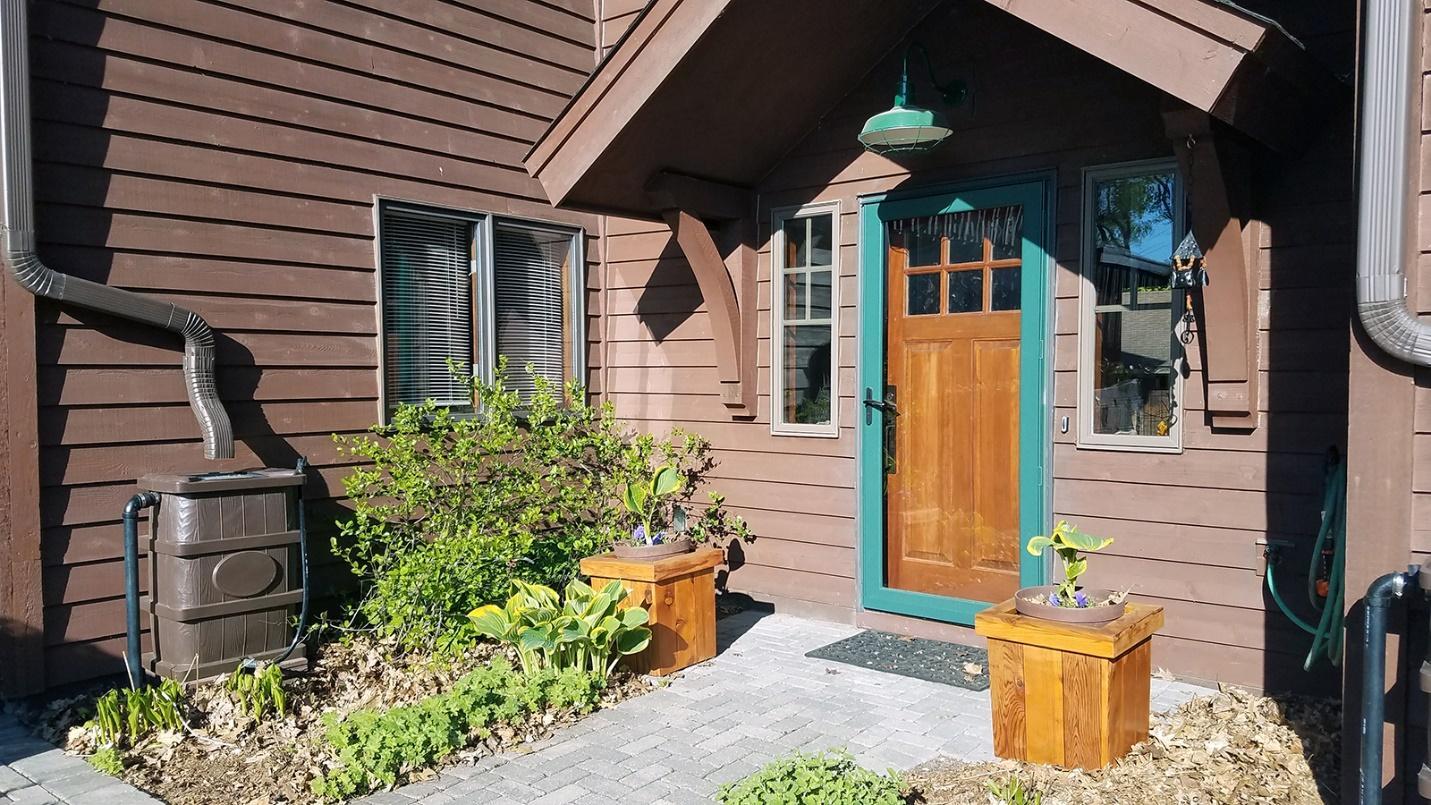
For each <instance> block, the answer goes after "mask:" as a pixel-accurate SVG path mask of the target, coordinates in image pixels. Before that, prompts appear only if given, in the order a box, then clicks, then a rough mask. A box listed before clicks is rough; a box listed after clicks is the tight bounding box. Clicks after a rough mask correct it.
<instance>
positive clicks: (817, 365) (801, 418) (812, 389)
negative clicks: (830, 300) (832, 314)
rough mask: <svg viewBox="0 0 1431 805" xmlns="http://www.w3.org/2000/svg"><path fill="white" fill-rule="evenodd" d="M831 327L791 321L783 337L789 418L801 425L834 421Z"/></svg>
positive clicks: (786, 399)
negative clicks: (831, 408)
mask: <svg viewBox="0 0 1431 805" xmlns="http://www.w3.org/2000/svg"><path fill="white" fill-rule="evenodd" d="M830 332H831V331H830V327H829V325H825V324H816V325H804V324H797V325H787V326H786V327H785V333H784V337H783V347H782V348H783V349H784V351H785V352H784V356H783V358H784V360H783V361H782V364H783V365H784V367H785V399H784V400H783V401H782V405H783V407H784V409H785V421H786V422H791V423H796V424H801V425H827V424H829V422H830V376H831V373H830Z"/></svg>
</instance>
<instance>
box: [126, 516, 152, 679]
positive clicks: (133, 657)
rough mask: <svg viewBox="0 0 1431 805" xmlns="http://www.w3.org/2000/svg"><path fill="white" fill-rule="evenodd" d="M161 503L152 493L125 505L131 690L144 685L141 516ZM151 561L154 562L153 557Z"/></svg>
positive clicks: (127, 634) (127, 662)
mask: <svg viewBox="0 0 1431 805" xmlns="http://www.w3.org/2000/svg"><path fill="white" fill-rule="evenodd" d="M158 503H159V496H158V495H156V494H154V493H153V492H140V493H139V494H137V495H135V496H134V497H132V498H130V499H129V502H128V503H126V504H124V616H125V621H126V623H125V627H126V628H125V633H126V634H125V636H126V649H127V652H126V656H125V658H124V664H125V667H126V668H127V669H128V671H129V686H130V687H132V688H138V687H139V686H140V685H141V684H142V683H143V682H144V672H143V670H142V668H143V662H142V659H143V658H142V657H140V651H141V649H140V644H139V512H140V511H141V510H142V509H147V508H149V507H151V506H156V505H158ZM149 561H151V562H152V561H154V559H153V557H150V559H149Z"/></svg>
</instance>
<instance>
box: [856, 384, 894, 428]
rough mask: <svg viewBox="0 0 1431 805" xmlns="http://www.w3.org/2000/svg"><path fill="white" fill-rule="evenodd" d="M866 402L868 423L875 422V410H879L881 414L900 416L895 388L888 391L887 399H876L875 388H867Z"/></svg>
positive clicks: (866, 421)
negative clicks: (895, 402) (895, 397)
mask: <svg viewBox="0 0 1431 805" xmlns="http://www.w3.org/2000/svg"><path fill="white" fill-rule="evenodd" d="M864 403H865V424H866V425H870V424H873V423H874V412H875V411H879V412H880V413H881V414H886V415H888V416H899V407H898V406H896V405H895V404H894V392H893V389H891V390H890V391H889V392H888V397H887V398H886V399H883V400H876V399H875V396H874V389H871V388H866V389H865V399H864Z"/></svg>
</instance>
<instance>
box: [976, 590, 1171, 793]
mask: <svg viewBox="0 0 1431 805" xmlns="http://www.w3.org/2000/svg"><path fill="white" fill-rule="evenodd" d="M1162 625H1163V608H1162V607H1158V606H1149V605H1146V604H1134V603H1129V604H1128V608H1127V611H1126V612H1125V613H1124V614H1123V616H1122V617H1120V618H1118V619H1117V620H1112V621H1108V622H1107V623H1100V624H1089V625H1086V626H1084V625H1079V624H1071V623H1055V622H1052V621H1046V620H1041V619H1039V618H1030V617H1027V616H1025V615H1020V614H1018V613H1017V612H1015V611H1014V602H1013V599H1009V600H1008V601H1005V602H1004V603H1002V604H997V605H995V606H993V607H990V608H989V609H986V610H984V611H983V612H980V613H979V614H977V615H975V616H974V631H976V632H978V633H979V634H981V635H983V636H984V637H986V638H988V641H989V694H990V698H991V699H992V700H993V716H994V754H996V755H998V756H999V757H1002V758H1009V759H1012V760H1024V761H1029V762H1032V763H1050V764H1053V765H1055V766H1062V767H1064V768H1079V769H1098V768H1102V767H1103V766H1106V765H1108V764H1109V763H1111V762H1112V761H1114V760H1115V759H1117V758H1120V757H1122V756H1123V755H1125V754H1127V752H1128V749H1129V748H1131V747H1132V746H1133V744H1135V743H1138V742H1139V741H1141V740H1143V739H1144V738H1146V737H1148V697H1149V688H1150V686H1151V678H1152V666H1151V647H1152V636H1153V633H1154V632H1156V631H1157V630H1158V628H1159V627H1161V626H1162Z"/></svg>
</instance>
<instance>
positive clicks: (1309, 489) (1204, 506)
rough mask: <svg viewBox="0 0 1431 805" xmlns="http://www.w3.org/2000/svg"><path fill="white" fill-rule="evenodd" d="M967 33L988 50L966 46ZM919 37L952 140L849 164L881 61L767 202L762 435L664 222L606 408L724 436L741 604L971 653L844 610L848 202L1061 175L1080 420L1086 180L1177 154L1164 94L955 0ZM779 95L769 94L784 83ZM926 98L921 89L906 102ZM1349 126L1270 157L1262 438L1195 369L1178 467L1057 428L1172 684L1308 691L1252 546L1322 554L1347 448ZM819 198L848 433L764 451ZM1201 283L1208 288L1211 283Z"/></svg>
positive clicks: (802, 148)
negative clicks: (1155, 614)
mask: <svg viewBox="0 0 1431 805" xmlns="http://www.w3.org/2000/svg"><path fill="white" fill-rule="evenodd" d="M1277 8H1278V9H1285V8H1286V4H1280V5H1278V6H1277ZM1274 15H1275V13H1274ZM1306 16H1307V19H1302V18H1301V17H1302V15H1301V14H1300V12H1299V13H1297V14H1295V15H1293V18H1292V19H1291V20H1289V21H1288V24H1289V25H1292V24H1298V25H1302V30H1297V29H1294V30H1293V33H1295V34H1301V33H1303V32H1304V31H1305V32H1306V33H1307V34H1308V36H1309V37H1310V40H1309V41H1311V42H1313V45H1314V46H1316V47H1323V49H1324V50H1325V51H1326V52H1327V53H1329V54H1330V55H1329V56H1328V58H1332V59H1333V60H1335V59H1337V58H1342V57H1344V56H1345V55H1346V54H1348V53H1349V49H1347V48H1346V47H1344V46H1345V45H1346V44H1347V43H1348V42H1349V41H1350V34H1349V31H1350V25H1351V20H1350V18H1349V15H1348V14H1346V13H1343V14H1339V15H1328V14H1320V15H1318V14H1308V15H1306ZM1279 19H1281V17H1279ZM971 30H977V31H978V32H979V36H977V37H969V36H967V35H961V33H960V32H968V31H971ZM915 37H916V38H918V39H919V40H921V41H923V42H926V43H930V42H955V41H957V42H959V43H960V46H959V48H958V57H957V59H955V60H953V61H950V59H949V58H945V57H940V56H937V55H936V57H935V61H936V66H937V69H939V70H940V72H941V75H942V76H943V75H954V74H958V75H961V76H963V77H965V78H972V79H973V85H972V90H973V98H972V103H971V104H969V105H966V106H964V107H962V108H960V109H957V110H955V111H954V112H953V113H952V119H953V123H954V126H955V129H956V130H955V133H954V135H953V136H952V137H951V138H950V139H949V141H948V142H947V143H945V144H944V145H943V146H942V147H941V148H940V149H939V150H938V151H936V152H934V153H933V154H931V155H930V156H927V157H920V158H915V159H914V160H910V161H908V162H906V163H904V164H905V165H914V166H916V167H915V168H914V169H913V170H906V168H904V167H901V165H900V164H896V163H894V162H891V161H890V160H887V159H884V158H881V157H877V156H874V155H871V154H866V153H863V152H861V151H860V149H859V147H858V145H857V144H856V142H855V135H856V133H858V131H859V127H860V125H861V124H862V123H863V121H864V119H865V118H866V117H867V116H868V115H869V114H871V113H872V112H874V111H877V110H880V109H884V108H886V107H887V106H888V105H889V101H890V96H891V92H892V91H893V88H894V85H895V77H896V75H897V62H896V61H895V60H887V61H886V62H885V63H884V64H882V65H881V66H879V67H878V68H877V69H876V70H875V71H874V72H873V73H872V74H871V77H870V78H869V79H867V80H866V81H864V82H862V83H861V84H860V85H858V86H856V87H854V88H852V91H851V93H850V94H849V96H848V97H847V98H846V99H845V101H843V102H842V103H841V104H840V105H839V107H838V108H836V109H835V110H833V111H832V112H831V113H830V114H829V115H828V116H827V117H826V118H825V119H824V120H823V121H822V122H821V124H820V125H819V126H818V127H817V129H816V130H815V131H814V132H812V133H811V134H810V135H809V136H808V137H807V138H806V139H805V140H804V141H803V142H801V143H800V144H799V145H798V146H796V147H794V149H793V150H792V151H791V153H790V154H789V156H788V157H787V158H786V159H784V160H783V161H782V162H781V163H780V164H779V165H777V166H776V167H775V168H774V169H773V170H772V171H771V173H770V174H769V176H768V177H767V178H766V179H765V181H764V182H762V184H761V186H760V187H759V188H758V189H759V191H760V210H761V216H762V217H761V221H760V225H761V236H762V240H764V241H766V248H764V249H762V251H761V262H760V270H761V274H760V280H761V281H760V286H759V291H760V293H759V301H760V304H759V307H760V342H759V347H758V349H757V353H756V355H757V357H758V359H759V365H760V374H759V407H758V408H759V410H758V416H757V417H756V419H755V421H754V422H752V423H742V422H733V421H731V419H730V418H729V416H728V415H727V414H726V412H725V410H724V407H723V406H722V405H721V404H720V401H719V399H718V396H717V393H716V382H715V353H714V350H713V348H712V347H711V345H710V343H709V340H710V326H709V323H708V321H707V319H706V314H705V311H704V307H703V306H702V305H701V304H700V298H699V294H698V293H697V290H696V287H695V283H694V280H693V278H692V277H691V275H690V272H689V269H688V268H687V266H686V265H685V263H684V261H683V260H682V258H681V257H680V253H679V251H678V250H677V249H676V247H675V246H674V244H673V243H672V242H671V241H670V238H669V232H668V230H667V229H666V228H665V227H664V226H662V225H660V224H653V223H648V222H641V221H627V220H620V219H610V220H609V221H608V224H607V237H606V246H607V253H606V262H605V263H604V265H603V269H602V273H603V275H604V276H605V277H606V278H607V293H608V298H607V319H606V338H607V341H606V343H605V344H604V349H605V351H606V353H607V356H606V357H607V361H606V365H607V369H606V371H607V373H608V374H607V391H608V393H609V396H610V398H611V399H612V400H613V401H614V402H615V404H616V406H617V411H618V412H619V413H620V414H621V415H622V416H624V417H626V418H628V419H630V420H631V421H632V422H634V423H636V424H637V425H638V426H639V427H641V428H643V429H648V430H651V431H657V432H660V431H664V430H667V429H669V428H670V427H672V426H679V427H683V428H689V429H693V430H696V431H698V432H701V433H704V434H706V435H707V436H709V437H710V438H711V439H712V441H713V442H714V444H715V446H716V447H717V453H718V458H719V460H720V462H721V463H720V466H718V467H717V469H716V470H715V472H714V477H713V480H712V486H714V487H716V488H718V489H720V490H721V491H723V492H726V493H727V494H728V497H729V501H730V504H731V505H732V506H733V507H734V509H735V510H736V511H738V512H740V513H742V514H744V515H746V516H747V517H748V518H749V519H750V521H751V523H752V526H753V528H754V531H755V532H756V533H757V535H758V539H757V540H756V541H755V542H754V543H752V544H750V545H748V546H744V548H743V550H742V551H741V554H742V559H741V562H740V563H739V564H740V566H739V567H737V568H735V569H734V570H733V571H732V572H731V574H730V582H729V583H730V586H731V588H732V589H734V590H737V591H741V592H747V593H751V594H753V595H756V596H757V597H764V598H770V599H773V600H778V601H780V602H781V603H782V604H788V605H791V606H795V607H797V608H802V609H805V610H807V611H820V612H824V613H828V614H830V615H831V616H833V617H844V618H855V619H857V620H859V621H860V622H863V623H868V624H871V625H875V626H878V627H880V628H897V629H903V630H907V631H911V632H918V633H927V634H939V635H942V636H946V637H955V638H965V637H967V632H965V631H964V630H959V629H951V628H941V627H937V626H933V625H931V624H928V623H925V622H916V621H912V620H909V619H899V618H891V617H889V616H885V615H882V614H877V613H868V614H865V613H859V612H851V611H850V610H849V609H844V610H842V609H841V608H855V607H857V602H856V598H857V595H856V589H855V582H854V579H855V565H856V555H855V551H856V545H857V537H858V535H857V533H856V526H855V520H854V517H855V495H854V486H855V477H856V465H855V430H854V428H855V423H856V416H857V414H858V411H857V399H856V388H855V385H856V375H855V356H856V354H857V349H856V332H857V314H858V311H857V308H856V303H857V297H858V294H857V289H856V275H857V267H858V262H859V261H858V246H857V240H858V238H857V235H858V215H857V210H858V206H857V198H858V196H859V195H861V194H866V193H874V192H880V191H886V190H890V189H893V188H896V187H901V188H903V187H908V186H914V185H919V184H939V183H948V182H957V181H959V180H964V179H973V178H983V177H991V176H1004V175H1015V174H1019V173H1024V172H1029V171H1050V170H1051V171H1054V173H1055V175H1056V177H1057V182H1056V184H1057V197H1056V204H1055V207H1054V215H1055V216H1056V217H1055V226H1056V237H1055V242H1056V243H1055V248H1054V256H1055V258H1056V263H1057V270H1056V288H1055V296H1056V301H1055V308H1056V315H1055V320H1054V329H1055V333H1056V337H1055V342H1054V344H1053V349H1052V354H1051V361H1052V364H1053V366H1052V367H1051V369H1052V371H1053V374H1054V378H1055V379H1054V387H1053V390H1052V391H1053V399H1054V406H1055V408H1054V410H1053V411H1051V412H1050V413H1051V414H1052V415H1053V417H1054V422H1055V423H1056V422H1057V421H1058V419H1059V418H1060V417H1061V416H1062V415H1068V416H1070V418H1071V420H1072V422H1074V423H1076V422H1077V419H1076V416H1075V414H1076V410H1075V406H1076V398H1077V386H1076V381H1077V360H1078V358H1077V354H1078V346H1077V332H1078V302H1077V295H1078V287H1079V277H1078V273H1077V272H1078V269H1079V265H1078V263H1079V257H1080V237H1081V230H1080V218H1081V215H1082V212H1081V180H1082V176H1081V172H1082V169H1083V168H1084V167H1087V166H1092V165H1101V164H1108V163H1116V162H1121V161H1127V160H1134V159H1144V158H1153V157H1167V158H1171V157H1172V148H1171V145H1170V143H1169V142H1168V140H1167V139H1166V137H1165V136H1164V131H1163V125H1162V119H1161V117H1160V110H1161V108H1162V99H1161V98H1160V96H1159V93H1157V92H1156V91H1154V90H1152V89H1151V88H1150V87H1148V86H1147V85H1145V84H1142V83H1141V82H1139V81H1136V80H1134V79H1132V78H1129V77H1128V76H1126V75H1124V74H1121V73H1119V72H1118V71H1116V70H1113V69H1112V68H1109V67H1107V66H1106V65H1103V64H1101V63H1099V62H1097V61H1095V60H1094V59H1092V58H1091V57H1088V56H1087V55H1085V54H1083V53H1081V52H1078V51H1075V50H1073V49H1072V48H1069V47H1067V46H1065V45H1061V44H1060V43H1058V42H1056V41H1054V40H1052V39H1051V38H1049V37H1047V36H1045V35H1044V34H1042V33H1040V32H1037V31H1036V30H1034V29H1032V28H1030V27H1028V26H1025V25H1023V24H1022V23H1019V22H1017V21H1014V20H1012V19H1010V18H1009V17H1007V16H1006V15H1004V14H1002V13H1001V12H999V11H997V10H996V9H993V8H990V7H988V6H986V5H985V4H982V3H962V2H955V3H950V4H948V5H947V6H946V7H944V8H943V9H942V10H939V11H936V12H935V13H934V14H933V15H932V16H931V18H930V20H928V21H926V23H924V25H923V26H922V27H921V29H920V30H918V31H917V32H916V34H915ZM771 82H772V83H771V91H777V90H776V89H775V88H776V87H777V82H778V76H772V77H771ZM781 91H783V90H781ZM929 92H930V90H929V89H928V88H927V87H926V86H924V84H923V78H922V76H921V78H920V79H919V80H918V81H917V82H916V95H917V96H918V94H919V93H924V94H926V95H927V94H928V93H929ZM924 100H925V101H928V100H929V99H928V98H925V99H924ZM1342 111H1348V112H1349V109H1348V110H1342ZM1349 132H1350V116H1349V114H1347V115H1345V116H1343V117H1339V118H1336V119H1334V120H1332V121H1331V122H1330V123H1329V124H1328V126H1327V128H1326V134H1325V135H1324V136H1321V137H1319V138H1317V139H1316V140H1315V141H1314V142H1312V143H1310V144H1309V148H1308V151H1307V152H1306V153H1303V154H1300V155H1297V156H1295V157H1287V158H1283V157H1272V156H1265V157H1261V158H1260V159H1259V166H1258V168H1257V173H1256V176H1255V188H1256V191H1255V192H1256V197H1257V203H1258V212H1259V215H1260V217H1261V218H1262V220H1263V221H1264V226H1263V227H1262V234H1261V241H1260V243H1258V244H1257V248H1256V253H1257V260H1258V277H1257V281H1258V286H1257V287H1258V288H1259V292H1258V295H1259V311H1260V313H1259V322H1258V326H1259V341H1260V350H1259V365H1260V367H1261V383H1260V390H1261V397H1260V399H1259V403H1258V410H1259V411H1260V413H1259V417H1258V422H1259V427H1258V428H1257V429H1256V430H1255V431H1252V432H1231V431H1213V430H1211V429H1210V428H1209V427H1208V426H1207V425H1206V424H1205V422H1204V415H1203V401H1202V396H1203V391H1202V387H1201V373H1200V359H1199V358H1198V356H1197V355H1196V354H1194V355H1193V356H1192V358H1191V360H1190V361H1189V363H1190V370H1191V373H1190V376H1189V377H1188V378H1187V381H1186V383H1185V385H1184V391H1183V399H1182V402H1183V404H1184V406H1185V409H1184V411H1183V423H1184V437H1183V440H1184V447H1185V449H1184V452H1183V453H1182V454H1179V455H1164V454H1148V453H1131V452H1114V451H1103V450H1083V449H1079V448H1077V447H1076V446H1075V444H1074V443H1073V442H1074V434H1075V433H1076V428H1074V427H1071V428H1070V433H1069V434H1067V435H1064V434H1058V433H1057V429H1056V428H1055V436H1054V439H1055V442H1056V444H1055V445H1054V455H1053V465H1052V475H1053V504H1054V516H1055V517H1067V518H1069V519H1073V520H1076V521H1078V522H1079V523H1081V524H1083V525H1084V526H1085V527H1086V528H1088V529H1089V530H1090V531H1094V532H1097V533H1106V534H1107V535H1109V536H1113V537H1115V538H1116V540H1117V541H1116V543H1115V544H1114V546H1113V548H1112V549H1111V550H1110V551H1109V555H1108V556H1106V557H1104V558H1103V559H1101V560H1098V561H1095V562H1094V565H1095V574H1096V576H1097V579H1096V580H1102V581H1105V582H1108V583H1116V584H1120V585H1129V584H1130V585H1132V586H1133V588H1134V591H1135V592H1136V593H1138V594H1139V595H1141V596H1145V597H1146V598H1147V599H1149V600H1152V601H1155V602H1157V603H1159V604H1162V605H1164V606H1165V607H1167V610H1168V617H1167V626H1166V628H1165V629H1164V630H1163V635H1162V636H1161V637H1160V638H1159V639H1158V645H1157V651H1156V656H1155V663H1156V664H1158V665H1162V666H1167V667H1169V668H1171V669H1172V670H1174V671H1175V672H1178V673H1180V674H1185V675H1188V676H1192V677H1198V678H1203V679H1209V680H1227V681H1232V682H1238V683H1244V684H1252V685H1257V686H1263V685H1267V686H1279V687H1280V686H1289V685H1300V686H1311V687H1315V686H1316V684H1317V683H1316V682H1315V681H1312V682H1308V678H1307V677H1305V676H1303V675H1302V674H1301V673H1300V670H1299V669H1300V664H1301V658H1302V654H1303V653H1304V652H1305V650H1306V641H1305V640H1304V639H1303V637H1302V636H1301V635H1300V634H1299V633H1298V632H1296V631H1295V629H1294V627H1291V626H1290V625H1289V624H1288V623H1286V621H1285V620H1284V619H1282V618H1281V616H1280V615H1278V614H1276V613H1275V611H1272V612H1269V611H1268V609H1267V607H1266V606H1265V604H1264V595H1263V592H1262V586H1261V585H1262V579H1261V578H1260V577H1258V576H1257V575H1256V572H1255V567H1256V562H1255V552H1254V542H1255V540H1257V539H1259V538H1262V537H1272V538H1287V539H1292V540H1294V541H1297V542H1298V543H1299V544H1304V545H1305V544H1306V543H1307V542H1308V541H1309V539H1310V537H1311V536H1312V535H1314V534H1315V529H1316V525H1317V516H1318V510H1319V506H1320V501H1321V491H1322V457H1323V456H1324V454H1325V453H1326V450H1327V448H1328V447H1329V446H1331V445H1340V444H1341V443H1342V442H1343V440H1344V438H1345V432H1346V372H1347V357H1346V356H1347V351H1348V342H1347V327H1348V316H1349V310H1350V302H1351V293H1352V286H1351V273H1352V262H1353V249H1354V221H1353V217H1354V210H1353V207H1352V193H1351V184H1350V178H1351V169H1350V168H1351V161H1350V137H1349ZM828 200H838V201H840V203H841V209H842V213H843V215H842V217H841V222H840V230H841V238H840V242H841V244H842V250H841V261H840V266H841V285H840V287H841V309H840V312H839V325H838V327H839V335H840V347H839V363H840V366H839V368H838V391H839V396H840V412H839V420H840V426H841V428H840V436H839V438H838V439H820V438H800V437H789V436H772V435H771V434H770V430H769V427H770V426H769V421H770V420H769V416H770V407H771V399H770V383H771V378H770V351H771V344H770V340H769V338H770V327H771V317H770V310H769V308H770V293H771V291H770V282H769V278H770V261H769V254H768V236H769V231H768V230H769V213H770V210H771V209H773V208H778V207H784V206H790V205H796V204H802V203H807V202H814V201H828ZM1211 270H1212V272H1213V281H1214V282H1215V281H1216V271H1217V268H1216V266H1213V267H1212V269H1211ZM1428 408H1431V403H1428ZM1428 418H1431V417H1428ZM1428 438H1431V437H1428ZM1428 454H1431V448H1428ZM1428 510H1431V505H1428ZM1428 514H1431V512H1429V513H1428ZM1428 523H1431V516H1428ZM1428 528H1431V526H1428ZM1302 563H1303V560H1302V558H1301V557H1300V555H1299V556H1298V557H1297V558H1296V559H1294V560H1292V561H1291V562H1290V563H1289V564H1290V566H1292V567H1295V568H1297V569H1298V571H1299V572H1300V568H1301V567H1303V566H1304V564H1302ZM842 611H843V612H845V613H847V614H844V615H841V614H840V613H841V612H842ZM1294 669H1296V670H1294Z"/></svg>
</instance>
